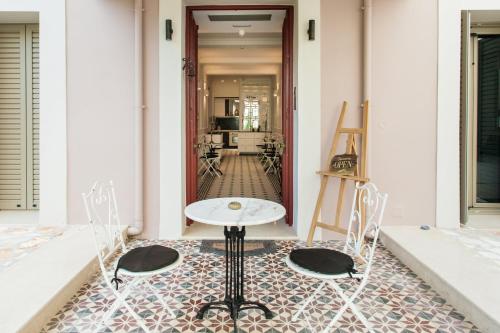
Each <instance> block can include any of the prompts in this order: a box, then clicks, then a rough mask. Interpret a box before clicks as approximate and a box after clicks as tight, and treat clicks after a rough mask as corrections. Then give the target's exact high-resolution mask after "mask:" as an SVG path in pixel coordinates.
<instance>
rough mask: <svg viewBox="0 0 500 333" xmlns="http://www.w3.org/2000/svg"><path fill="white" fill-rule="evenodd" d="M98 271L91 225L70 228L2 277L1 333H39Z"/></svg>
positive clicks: (15, 264) (0, 283)
mask: <svg viewBox="0 0 500 333" xmlns="http://www.w3.org/2000/svg"><path fill="white" fill-rule="evenodd" d="M124 230H125V229H124ZM98 267H99V266H98V262H97V256H96V249H95V245H94V240H93V237H92V233H91V230H90V227H89V226H88V225H85V226H71V227H69V228H68V229H67V230H66V231H65V232H64V234H63V235H61V236H59V237H56V238H54V239H52V240H50V241H48V242H47V243H46V244H43V246H41V247H40V248H39V249H36V250H35V251H33V252H32V253H30V254H28V255H27V256H26V257H24V258H22V259H20V260H19V261H18V262H16V263H14V264H13V265H12V266H10V267H9V268H8V269H6V270H5V271H3V272H2V273H1V274H0V295H1V298H0V313H1V314H2V320H0V332H5V333H7V332H9V333H10V332H21V333H24V332H26V333H28V332H29V333H32V332H40V330H41V329H42V328H43V327H44V325H45V324H46V322H47V321H48V320H49V319H50V318H52V317H53V316H54V315H55V314H56V313H57V312H58V311H59V310H60V309H61V308H62V307H63V306H64V305H65V304H66V303H67V302H68V301H69V300H70V299H71V297H72V296H73V295H75V294H76V293H77V292H78V290H79V289H80V288H81V286H82V285H83V284H84V283H85V282H87V281H88V280H89V279H90V277H91V276H92V275H93V274H94V273H95V272H96V270H97V269H98Z"/></svg>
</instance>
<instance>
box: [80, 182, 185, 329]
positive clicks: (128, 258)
mask: <svg viewBox="0 0 500 333" xmlns="http://www.w3.org/2000/svg"><path fill="white" fill-rule="evenodd" d="M82 197H83V202H84V204H85V209H86V211H87V216H88V219H89V222H90V225H91V229H92V232H93V236H94V240H95V245H96V249H97V257H98V260H99V266H100V269H101V273H102V276H103V278H104V281H105V283H106V285H107V286H108V287H109V289H110V290H111V291H112V293H113V295H114V296H115V298H116V299H115V301H114V303H113V304H112V305H111V307H110V308H109V309H108V311H107V312H106V313H105V315H104V317H103V319H102V321H101V323H100V324H99V325H98V327H97V328H96V330H95V331H99V329H101V328H102V327H103V326H105V324H106V322H107V321H108V320H109V319H110V318H111V316H112V315H113V314H114V313H115V312H116V311H117V310H118V309H119V308H120V307H122V306H123V307H125V309H126V310H127V311H128V312H129V313H130V314H131V315H132V317H133V318H134V319H135V320H136V321H137V323H138V324H139V325H140V327H141V328H142V329H143V330H144V331H145V332H150V330H149V329H148V327H147V326H146V325H145V323H144V320H143V319H142V318H141V317H140V316H139V315H138V314H137V312H136V311H134V309H133V308H132V306H131V305H130V304H129V303H128V302H127V298H128V297H129V296H130V294H131V292H132V289H134V288H137V287H142V288H141V291H142V292H148V291H149V292H150V293H151V294H152V295H154V296H155V297H156V299H157V300H158V301H159V302H160V303H161V304H162V305H163V307H164V308H165V309H167V311H168V312H169V314H170V315H171V316H175V313H174V312H173V311H172V309H171V308H170V307H169V306H168V305H167V303H166V302H165V300H164V299H163V298H162V297H161V296H160V294H159V293H158V291H157V290H156V288H155V287H154V286H153V285H152V284H151V282H150V278H151V277H153V276H154V275H157V274H161V273H164V272H167V271H170V270H172V269H174V268H176V267H178V266H179V265H180V264H181V263H182V260H183V257H182V255H181V254H180V253H179V252H177V251H176V250H174V249H171V248H168V247H164V246H160V245H152V246H146V247H138V248H134V249H131V250H128V249H127V247H126V245H125V241H124V238H123V231H124V229H122V227H121V225H120V218H119V215H118V208H117V204H116V197H115V191H114V187H113V183H112V182H111V181H110V182H96V183H94V185H93V186H92V188H91V190H90V192H89V193H82ZM116 250H118V251H121V253H122V254H121V256H120V259H119V260H118V262H117V264H116V266H115V267H114V268H113V271H111V270H108V269H107V268H106V263H107V261H109V260H110V259H111V257H113V255H114V253H115V251H116ZM118 273H120V274H123V275H125V276H127V277H129V278H130V279H131V280H130V282H129V283H127V284H126V285H125V286H124V288H123V290H120V291H119V290H118V284H119V283H123V281H122V280H121V279H119V278H118V276H117V274H118ZM113 275H114V277H113ZM113 283H115V284H116V286H115V287H116V289H115V288H114V287H113ZM151 294H149V293H148V294H146V295H147V296H148V297H149V296H151ZM160 318H161V317H160ZM158 324H159V322H158V323H157V325H156V327H155V330H156V329H157V326H158Z"/></svg>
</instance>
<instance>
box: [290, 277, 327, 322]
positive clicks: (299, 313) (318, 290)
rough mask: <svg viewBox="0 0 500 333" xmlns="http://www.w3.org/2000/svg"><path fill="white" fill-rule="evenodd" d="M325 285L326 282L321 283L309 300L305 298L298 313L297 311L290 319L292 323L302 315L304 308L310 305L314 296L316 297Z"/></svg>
mask: <svg viewBox="0 0 500 333" xmlns="http://www.w3.org/2000/svg"><path fill="white" fill-rule="evenodd" d="M325 283H326V281H323V282H321V284H320V285H319V287H318V288H316V290H315V291H314V293H313V294H312V295H311V296H309V298H307V299H306V300H305V301H304V303H303V304H302V306H301V307H300V309H299V311H297V312H296V313H295V314H294V315H293V317H292V321H297V320H298V319H299V316H300V315H301V314H302V312H304V310H305V309H306V307H307V306H308V305H309V303H311V301H312V300H313V299H314V298H316V295H318V293H319V292H320V291H321V289H323V287H324V286H325Z"/></svg>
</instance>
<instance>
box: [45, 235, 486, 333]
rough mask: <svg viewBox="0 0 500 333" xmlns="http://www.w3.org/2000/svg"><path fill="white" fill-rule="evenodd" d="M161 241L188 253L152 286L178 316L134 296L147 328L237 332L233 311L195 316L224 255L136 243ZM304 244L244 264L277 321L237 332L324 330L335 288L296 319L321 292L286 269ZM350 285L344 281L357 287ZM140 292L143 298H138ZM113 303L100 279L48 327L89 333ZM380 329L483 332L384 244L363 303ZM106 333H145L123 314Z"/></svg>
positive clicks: (349, 327) (250, 288)
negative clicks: (307, 301)
mask: <svg viewBox="0 0 500 333" xmlns="http://www.w3.org/2000/svg"><path fill="white" fill-rule="evenodd" d="M152 243H158V244H162V245H166V246H171V247H174V248H176V249H178V250H179V251H181V252H182V253H183V254H184V255H185V262H184V264H183V265H182V266H181V268H179V269H177V270H175V271H173V272H169V273H165V274H162V275H160V276H157V277H155V279H154V285H155V287H156V288H157V290H158V291H159V292H160V293H161V295H162V296H163V297H164V298H165V299H166V300H167V301H168V302H169V304H170V306H171V307H173V308H174V309H175V312H176V318H170V317H169V316H168V315H165V312H163V311H162V307H161V304H160V303H159V302H158V301H157V300H156V298H155V297H154V296H153V297H147V298H146V297H145V296H135V297H134V298H133V299H130V303H132V304H133V306H134V307H135V309H136V310H137V312H138V313H140V315H141V316H142V317H143V318H145V320H146V322H147V325H148V327H151V329H153V328H154V326H155V324H156V323H158V325H159V327H158V329H157V330H155V331H157V332H165V333H166V332H231V331H232V328H231V321H230V318H229V316H228V314H227V313H225V312H221V311H218V312H216V311H214V312H209V315H208V317H206V318H205V319H204V320H197V319H196V318H195V314H196V311H197V310H198V308H199V307H200V305H201V304H202V303H203V302H207V301H210V300H213V299H220V298H221V297H222V295H223V271H224V270H223V269H222V267H223V265H224V258H223V257H220V256H216V255H214V254H208V253H200V252H199V246H200V242H199V241H154V242H153V241H139V240H135V241H132V242H131V243H130V245H131V246H133V247H134V246H141V245H146V244H152ZM321 245H322V246H328V247H331V248H337V249H338V248H340V247H341V246H342V243H340V242H338V241H329V242H324V243H321ZM297 246H304V243H302V242H295V241H280V242H277V248H278V249H277V251H276V252H275V253H271V254H266V255H262V256H255V257H248V258H247V260H246V263H245V265H246V269H247V273H248V275H247V285H246V290H245V292H246V298H247V299H251V300H257V299H258V300H260V301H263V302H264V303H266V304H267V305H268V306H269V308H270V309H271V311H273V312H274V314H275V317H274V318H273V319H272V320H266V319H264V318H263V316H262V315H261V314H260V313H258V312H256V311H255V310H250V311H248V312H247V313H243V314H242V315H240V319H239V327H240V329H239V332H245V333H253V332H266V333H275V332H301V333H306V332H315V331H320V329H321V328H322V327H324V325H326V323H327V320H328V318H332V316H333V315H334V314H335V312H336V310H337V309H338V308H339V306H340V305H341V302H340V299H339V297H337V296H336V295H335V293H334V291H333V290H330V289H325V290H324V291H323V292H322V294H321V295H320V296H319V297H318V299H317V300H316V301H314V302H313V304H312V306H311V307H310V309H312V310H311V311H310V312H309V317H308V318H309V319H310V320H309V321H310V322H311V326H312V327H309V326H308V325H307V321H306V320H304V319H301V320H299V321H297V322H291V317H292V315H293V313H295V311H297V309H298V307H299V304H300V302H301V301H302V300H303V299H304V298H305V297H307V296H308V295H310V293H311V292H312V291H313V289H315V287H316V283H317V281H315V280H312V279H310V278H306V277H303V276H301V275H299V274H296V273H295V272H293V271H291V270H290V269H288V268H287V267H286V265H285V263H284V262H283V258H284V257H285V256H286V255H287V254H288V253H289V251H290V250H291V249H292V248H293V247H297ZM352 283H355V281H352V280H350V279H347V280H346V281H345V283H344V284H342V286H343V288H344V289H350V290H352V289H353V287H351V285H352ZM136 295H137V294H136ZM112 302H113V296H112V294H111V292H110V291H109V290H108V289H107V288H106V287H105V285H104V283H103V280H102V278H101V277H100V275H97V274H96V275H95V277H94V278H92V279H91V280H90V281H88V283H86V284H85V285H83V286H82V288H81V289H80V291H79V292H78V294H77V295H75V296H74V297H73V298H72V299H71V301H70V302H69V303H67V304H66V305H65V306H64V307H63V308H62V309H61V310H60V311H59V313H57V314H56V315H55V316H54V317H53V318H52V319H51V320H50V321H49V323H48V324H47V325H46V327H45V328H44V329H43V330H42V332H44V333H49V332H50V333H52V332H75V333H76V332H91V331H93V330H94V329H96V327H97V326H96V325H97V323H98V322H99V320H100V318H102V316H103V313H104V312H105V310H106V309H107V308H108V307H109V306H110V304H111V303H112ZM357 304H358V306H359V308H360V309H361V311H362V312H364V313H365V315H366V316H367V317H368V319H369V320H370V322H371V323H372V324H373V326H374V329H375V330H376V331H377V332H404V333H410V332H440V333H444V332H479V331H478V329H477V328H476V327H475V326H474V325H473V324H472V323H471V322H469V321H467V319H466V318H464V316H463V315H462V314H460V313H458V312H457V311H456V310H455V309H454V308H453V307H452V306H451V305H450V304H448V303H447V302H446V300H445V299H443V298H442V297H440V296H439V295H438V294H437V293H436V292H435V291H434V290H432V289H431V287H430V286H429V285H428V284H426V283H425V282H424V281H422V280H421V279H420V278H418V277H417V276H416V275H415V274H414V273H413V272H412V271H410V270H409V269H408V268H407V267H406V266H404V265H403V264H402V263H401V262H399V261H398V260H397V259H396V258H395V257H394V256H393V255H392V254H391V253H390V252H389V251H387V250H386V249H384V248H383V247H382V246H381V247H379V248H378V249H377V253H376V261H375V263H374V268H373V272H372V276H371V279H370V281H369V283H368V285H367V287H366V288H365V291H364V292H363V293H362V295H361V297H360V298H359V302H358V303H357ZM107 324H108V326H107V328H106V329H103V330H101V332H142V330H141V329H140V328H138V326H137V324H136V322H135V321H134V320H133V319H132V318H131V316H129V315H128V314H127V313H126V312H124V310H123V309H121V311H118V312H117V313H116V314H115V315H114V317H113V318H112V320H110V321H109V323H107ZM364 331H365V330H364V327H363V326H362V325H361V323H360V322H358V321H357V320H356V319H355V317H354V316H353V315H352V313H350V312H347V313H346V314H345V315H344V316H343V317H342V318H341V320H340V321H339V322H338V326H337V329H336V331H335V332H364Z"/></svg>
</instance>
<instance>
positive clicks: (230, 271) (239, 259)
mask: <svg viewBox="0 0 500 333" xmlns="http://www.w3.org/2000/svg"><path fill="white" fill-rule="evenodd" d="M245 234H246V230H245V227H242V228H241V230H240V229H239V228H238V227H231V228H230V229H228V227H224V236H225V247H226V248H225V250H226V277H225V278H226V279H225V282H226V283H225V292H224V301H218V302H210V303H207V304H204V305H203V306H202V307H201V309H200V310H199V311H198V313H197V315H196V318H197V319H203V315H204V314H205V312H206V311H208V310H209V309H217V310H225V311H229V313H230V315H231V319H233V325H234V330H235V332H236V331H237V323H236V321H237V319H238V314H239V312H240V311H242V310H249V309H257V310H262V311H263V312H264V315H265V316H266V319H271V318H272V317H273V314H272V312H271V311H270V310H269V309H268V308H267V307H266V306H265V305H264V304H261V303H259V302H251V301H245V297H244V286H245V265H244V263H245V245H244V244H245Z"/></svg>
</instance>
